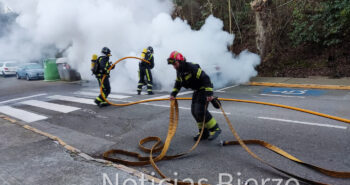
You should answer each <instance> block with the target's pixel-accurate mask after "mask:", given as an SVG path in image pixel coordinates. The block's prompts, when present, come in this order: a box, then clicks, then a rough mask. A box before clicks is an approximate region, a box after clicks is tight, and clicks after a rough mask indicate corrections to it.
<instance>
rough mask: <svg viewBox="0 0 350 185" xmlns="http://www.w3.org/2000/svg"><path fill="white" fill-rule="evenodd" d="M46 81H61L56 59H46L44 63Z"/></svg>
mask: <svg viewBox="0 0 350 185" xmlns="http://www.w3.org/2000/svg"><path fill="white" fill-rule="evenodd" d="M44 79H45V81H57V80H60V75H59V73H58V70H57V64H56V59H55V58H50V59H46V60H45V61H44Z"/></svg>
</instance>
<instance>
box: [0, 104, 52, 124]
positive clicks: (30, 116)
mask: <svg viewBox="0 0 350 185" xmlns="http://www.w3.org/2000/svg"><path fill="white" fill-rule="evenodd" d="M0 112H1V113H4V114H6V115H9V116H11V117H14V118H17V119H20V120H22V121H25V122H27V123H31V122H34V121H39V120H43V119H47V117H46V116H42V115H39V114H35V113H31V112H28V111H24V110H21V109H16V108H12V107H10V106H1V107H0Z"/></svg>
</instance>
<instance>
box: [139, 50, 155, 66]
mask: <svg viewBox="0 0 350 185" xmlns="http://www.w3.org/2000/svg"><path fill="white" fill-rule="evenodd" d="M144 59H145V60H147V61H149V62H150V64H149V63H147V62H143V61H141V62H140V63H139V67H140V69H146V68H147V69H153V67H154V57H153V54H152V53H146V54H145V58H144Z"/></svg>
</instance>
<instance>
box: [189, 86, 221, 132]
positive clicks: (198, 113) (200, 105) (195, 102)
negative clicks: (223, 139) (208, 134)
mask: <svg viewBox="0 0 350 185" xmlns="http://www.w3.org/2000/svg"><path fill="white" fill-rule="evenodd" d="M206 103H207V96H206V92H205V91H204V90H198V91H195V92H194V93H193V96H192V104H191V113H192V116H193V117H194V119H195V120H196V121H197V126H198V129H200V128H202V124H203V119H204V114H205V128H206V129H212V128H214V127H215V126H217V123H216V120H215V119H214V118H213V116H212V115H211V114H210V112H209V111H208V107H207V108H205V106H206Z"/></svg>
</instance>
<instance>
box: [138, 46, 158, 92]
mask: <svg viewBox="0 0 350 185" xmlns="http://www.w3.org/2000/svg"><path fill="white" fill-rule="evenodd" d="M141 58H142V59H145V60H147V61H149V62H150V63H147V62H144V61H140V63H139V83H138V85H137V94H138V95H140V94H141V91H142V86H144V85H147V93H148V95H152V94H154V93H153V91H152V88H153V80H152V72H151V69H153V67H154V57H153V48H152V47H151V46H149V47H148V48H145V49H143V51H142V54H141Z"/></svg>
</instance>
